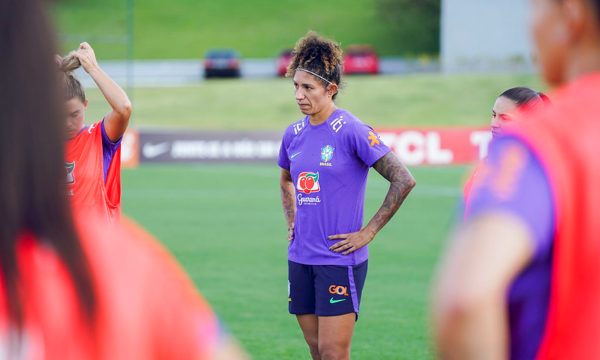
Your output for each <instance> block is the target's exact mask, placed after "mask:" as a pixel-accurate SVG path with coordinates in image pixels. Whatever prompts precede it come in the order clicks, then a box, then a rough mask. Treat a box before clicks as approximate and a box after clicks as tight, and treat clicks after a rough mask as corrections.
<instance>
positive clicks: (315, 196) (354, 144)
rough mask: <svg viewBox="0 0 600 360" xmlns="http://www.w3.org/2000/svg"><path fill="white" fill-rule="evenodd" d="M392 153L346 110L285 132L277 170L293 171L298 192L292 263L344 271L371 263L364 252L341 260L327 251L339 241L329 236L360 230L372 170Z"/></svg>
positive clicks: (304, 122)
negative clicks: (329, 266) (348, 267)
mask: <svg viewBox="0 0 600 360" xmlns="http://www.w3.org/2000/svg"><path fill="white" fill-rule="evenodd" d="M389 151H390V149H389V148H388V147H387V146H386V145H385V144H383V142H381V140H380V139H379V137H378V135H377V134H376V133H375V132H374V131H373V129H372V128H370V127H369V126H367V125H365V124H364V123H363V122H361V121H360V120H358V119H357V118H356V117H354V116H353V115H352V114H350V113H349V112H347V111H345V110H342V109H337V110H336V111H334V112H333V113H332V114H331V116H330V117H329V118H328V119H327V120H326V121H325V122H324V123H322V124H320V125H316V126H313V125H311V124H310V122H309V120H308V117H305V118H304V119H302V120H301V121H298V122H296V123H294V124H292V125H290V126H289V127H288V128H287V130H286V131H285V134H284V135H283V141H282V143H281V149H280V151H279V161H278V164H279V166H280V167H281V168H283V169H286V170H289V171H290V173H291V175H292V180H293V182H294V186H295V188H296V209H297V210H296V218H295V223H294V228H295V230H294V231H295V232H294V240H293V241H292V243H291V244H290V246H289V250H288V258H289V260H291V261H293V262H296V263H300V264H306V265H344V266H346V265H357V264H360V263H362V262H363V261H365V260H367V257H368V250H367V247H366V246H365V247H363V248H361V249H359V250H357V251H355V252H353V253H350V254H348V255H342V254H341V253H335V252H333V251H331V250H329V247H330V246H331V245H333V244H335V242H336V241H340V240H329V239H328V236H330V235H335V234H346V233H351V232H356V231H359V230H360V229H361V228H362V224H363V208H364V198H365V187H366V184H367V175H368V172H369V168H370V167H371V166H372V165H373V164H374V163H375V162H376V161H377V160H379V159H380V158H381V157H383V156H384V155H385V154H387V153H388V152H389Z"/></svg>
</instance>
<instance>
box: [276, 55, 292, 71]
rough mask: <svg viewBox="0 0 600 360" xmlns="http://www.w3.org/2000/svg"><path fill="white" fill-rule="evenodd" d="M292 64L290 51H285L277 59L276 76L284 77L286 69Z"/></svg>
mask: <svg viewBox="0 0 600 360" xmlns="http://www.w3.org/2000/svg"><path fill="white" fill-rule="evenodd" d="M291 62H292V49H285V50H283V51H282V52H281V54H279V57H278V58H277V76H285V73H286V72H287V68H288V66H289V65H290V63H291Z"/></svg>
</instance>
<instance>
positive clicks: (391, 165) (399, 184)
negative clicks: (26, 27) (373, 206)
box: [367, 151, 416, 234]
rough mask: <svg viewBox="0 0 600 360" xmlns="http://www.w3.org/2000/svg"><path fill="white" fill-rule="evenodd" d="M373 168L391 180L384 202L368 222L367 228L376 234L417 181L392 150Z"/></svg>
mask: <svg viewBox="0 0 600 360" xmlns="http://www.w3.org/2000/svg"><path fill="white" fill-rule="evenodd" d="M373 168H374V169H375V170H377V172H378V173H379V174H381V176H383V177H384V178H385V179H386V180H387V181H389V182H390V188H389V190H388V192H387V195H386V196H385V200H384V201H383V204H382V205H381V207H380V208H379V210H378V211H377V212H376V213H375V215H374V216H373V218H372V219H371V221H369V223H368V224H367V228H368V229H369V230H371V231H372V232H373V234H376V233H377V232H379V230H381V229H382V228H383V227H384V226H385V224H387V222H388V221H389V220H390V219H391V218H392V216H394V214H395V213H396V211H397V210H398V208H400V205H402V202H404V199H406V197H407V196H408V193H410V191H411V190H412V188H413V187H415V185H416V182H415V179H414V178H413V176H412V175H411V173H410V171H408V169H407V168H406V166H404V164H402V162H400V160H399V159H398V158H397V157H396V155H394V153H392V152H391V151H390V152H389V153H387V154H386V155H384V156H383V157H382V158H381V159H379V160H377V162H375V164H374V165H373Z"/></svg>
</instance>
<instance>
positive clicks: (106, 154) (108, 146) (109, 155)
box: [100, 120, 123, 181]
mask: <svg viewBox="0 0 600 360" xmlns="http://www.w3.org/2000/svg"><path fill="white" fill-rule="evenodd" d="M100 129H101V131H102V160H103V163H102V168H103V170H104V181H106V177H107V176H108V168H109V167H110V163H111V162H112V159H113V157H114V155H115V152H116V151H117V149H118V148H119V146H121V140H123V137H121V138H120V139H119V140H117V141H115V142H113V141H112V140H110V138H109V137H108V135H107V134H106V129H105V128H104V120H102V126H101V127H100Z"/></svg>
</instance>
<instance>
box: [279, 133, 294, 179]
mask: <svg viewBox="0 0 600 360" xmlns="http://www.w3.org/2000/svg"><path fill="white" fill-rule="evenodd" d="M290 140H291V133H290V128H288V129H287V130H286V131H285V134H283V139H282V140H281V147H280V148H279V158H278V160H277V164H278V165H279V167H280V168H282V169H286V170H289V169H290V158H289V156H288V146H290Z"/></svg>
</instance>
